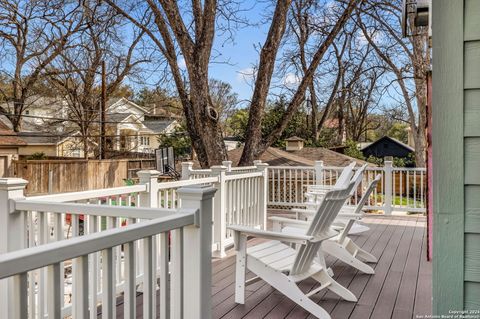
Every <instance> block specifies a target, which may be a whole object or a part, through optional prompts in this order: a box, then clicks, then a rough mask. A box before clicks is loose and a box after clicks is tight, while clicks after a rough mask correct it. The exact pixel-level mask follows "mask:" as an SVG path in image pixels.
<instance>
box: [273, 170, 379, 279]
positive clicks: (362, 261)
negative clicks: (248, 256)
mask: <svg viewBox="0 0 480 319" xmlns="http://www.w3.org/2000/svg"><path fill="white" fill-rule="evenodd" d="M381 177H382V176H381V175H380V174H379V175H377V176H376V178H375V179H374V180H373V181H372V182H371V183H370V185H369V186H368V188H367V189H366V191H365V193H364V194H363V196H362V198H361V199H360V201H359V202H358V205H357V206H356V208H355V210H354V211H353V212H352V213H350V214H347V213H345V214H344V215H343V216H344V217H345V218H349V219H348V221H347V222H346V225H345V227H343V229H342V230H341V231H340V234H339V235H338V236H335V237H332V238H330V239H329V240H326V241H324V242H323V243H322V248H321V250H322V251H323V252H324V253H327V254H330V255H332V256H333V257H335V258H338V259H339V260H341V261H343V262H344V263H346V264H348V265H350V266H352V267H354V268H356V269H358V270H360V271H362V272H364V273H366V274H374V273H375V270H374V269H373V268H372V267H371V266H369V265H367V264H366V262H370V263H376V262H377V261H378V260H377V258H376V257H375V256H373V255H372V254H370V253H369V252H367V251H365V250H363V249H361V248H360V247H359V246H358V245H357V244H355V243H354V242H353V240H352V239H351V238H349V237H348V234H349V231H350V229H351V228H352V226H353V224H354V223H355V221H357V220H358V219H360V218H361V217H362V216H363V207H364V205H365V203H366V202H367V200H368V198H369V197H370V195H371V193H372V192H373V190H374V189H375V188H376V187H377V184H378V182H379V181H380V179H381ZM269 219H270V220H272V221H273V222H274V229H277V230H281V231H285V232H289V233H302V232H303V231H304V230H305V229H306V228H308V227H309V226H310V221H302V220H294V219H290V218H284V217H276V216H273V217H270V218H269ZM333 227H334V228H335V226H333ZM320 258H321V259H323V256H320Z"/></svg>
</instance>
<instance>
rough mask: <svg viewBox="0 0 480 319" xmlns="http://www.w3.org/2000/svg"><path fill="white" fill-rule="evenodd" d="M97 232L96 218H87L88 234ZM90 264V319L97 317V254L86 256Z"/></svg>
mask: <svg viewBox="0 0 480 319" xmlns="http://www.w3.org/2000/svg"><path fill="white" fill-rule="evenodd" d="M96 232H97V216H88V233H89V234H93V233H96ZM88 258H89V263H90V272H89V280H90V283H89V287H90V318H95V317H96V316H97V291H98V286H97V283H98V278H99V277H98V269H97V267H98V254H97V253H93V254H90V255H89V256H88Z"/></svg>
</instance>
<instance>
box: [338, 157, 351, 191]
mask: <svg viewBox="0 0 480 319" xmlns="http://www.w3.org/2000/svg"><path fill="white" fill-rule="evenodd" d="M354 167H355V162H351V163H350V164H349V165H348V166H346V167H345V168H344V169H343V171H342V173H341V174H340V176H339V177H338V179H337V182H336V183H335V187H334V188H336V189H340V188H346V187H348V184H349V182H350V180H351V179H352V176H353V168H354Z"/></svg>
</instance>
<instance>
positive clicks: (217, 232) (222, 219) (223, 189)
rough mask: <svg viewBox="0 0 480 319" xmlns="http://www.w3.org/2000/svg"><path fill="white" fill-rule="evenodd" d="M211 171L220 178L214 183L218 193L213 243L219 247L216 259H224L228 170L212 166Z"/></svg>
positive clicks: (216, 195) (214, 203) (215, 203)
mask: <svg viewBox="0 0 480 319" xmlns="http://www.w3.org/2000/svg"><path fill="white" fill-rule="evenodd" d="M211 170H212V177H213V176H215V177H218V182H216V183H214V187H215V189H216V190H217V192H216V193H215V198H214V199H213V242H214V243H215V244H216V246H217V247H216V248H215V251H214V253H213V255H214V256H215V257H220V258H223V257H225V256H226V254H225V239H226V237H227V235H226V234H227V222H226V217H227V216H226V214H227V210H226V200H227V185H226V183H225V176H226V172H227V168H226V167H225V166H212V167H211Z"/></svg>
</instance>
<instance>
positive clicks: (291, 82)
mask: <svg viewBox="0 0 480 319" xmlns="http://www.w3.org/2000/svg"><path fill="white" fill-rule="evenodd" d="M300 81H301V79H300V77H298V76H297V75H296V74H294V73H287V75H285V78H284V79H283V84H284V85H286V86H289V87H292V86H296V85H298V84H299V83H300Z"/></svg>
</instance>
